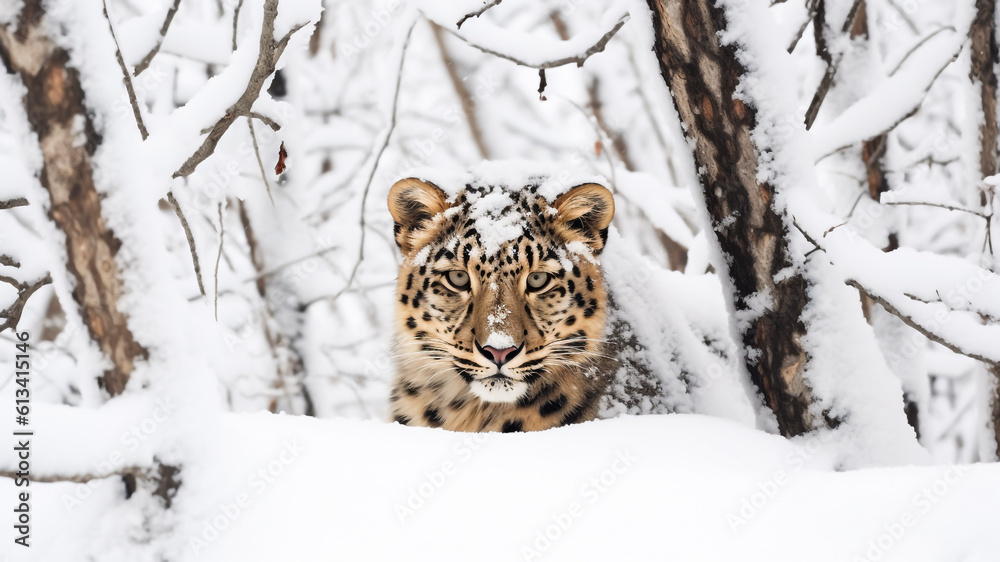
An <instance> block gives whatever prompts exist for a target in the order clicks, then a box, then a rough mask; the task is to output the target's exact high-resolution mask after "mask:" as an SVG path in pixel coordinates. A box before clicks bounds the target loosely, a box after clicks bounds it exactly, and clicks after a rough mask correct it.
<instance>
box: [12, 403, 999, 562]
mask: <svg viewBox="0 0 1000 562" xmlns="http://www.w3.org/2000/svg"><path fill="white" fill-rule="evenodd" d="M205 421H207V422H209V423H207V424H206V426H205V430H204V431H203V432H202V433H201V434H200V436H199V441H200V442H201V445H200V446H199V447H198V451H199V453H198V454H197V455H196V456H195V457H194V458H192V459H191V460H190V461H189V462H188V464H187V465H186V467H185V470H184V473H183V478H184V482H183V485H182V487H181V488H180V490H179V492H178V495H177V496H176V497H175V499H174V508H173V509H172V510H171V513H170V514H169V515H168V516H167V517H168V519H162V518H161V517H163V516H162V512H160V514H159V515H158V517H156V518H154V519H151V520H147V521H144V520H143V515H142V513H143V511H145V512H146V513H154V512H155V510H153V509H151V506H150V505H149V504H148V502H145V503H146V505H145V507H143V504H144V500H143V499H142V498H138V501H136V500H135V499H133V500H132V501H130V502H124V501H122V500H121V499H120V497H119V495H120V492H121V490H120V487H119V485H118V483H117V479H113V480H106V481H98V483H97V484H93V485H92V487H91V488H87V489H86V490H89V493H87V492H85V491H84V485H82V484H33V490H34V492H35V496H34V500H33V503H32V511H33V517H34V526H33V536H32V541H33V543H34V546H33V547H32V548H31V549H30V551H26V550H25V551H21V550H22V549H20V548H19V549H18V551H14V552H10V553H9V554H10V556H9V558H8V559H9V560H12V561H17V560H53V561H55V560H58V561H63V560H65V561H71V560H100V561H102V562H103V561H112V560H122V561H137V560H155V559H157V558H156V557H155V553H159V554H162V555H165V556H166V557H167V558H168V559H170V560H219V561H234V560H296V561H303V560H350V561H367V560H375V561H378V560H436V561H442V560H483V561H485V560H504V561H510V560H601V561H604V560H607V561H626V560H685V561H687V560H713V561H728V560H769V561H774V560H787V561H796V562H799V561H804V560H808V561H821V560H831V561H832V560H843V561H852V562H853V561H856V560H872V561H878V560H886V561H888V560H899V561H907V562H914V561H923V560H926V561H928V562H940V561H953V560H954V561H958V560H962V561H969V562H972V561H992V560H996V553H997V552H998V551H1000V535H998V534H997V533H996V532H995V531H996V529H995V527H996V523H997V521H1000V466H997V465H995V464H993V465H971V466H962V467H942V466H937V467H899V468H879V469H865V470H856V471H846V472H842V471H837V470H836V467H835V466H833V462H834V461H833V460H832V459H833V458H834V457H835V455H834V454H832V449H831V448H830V447H828V446H827V444H826V443H824V439H823V438H822V437H812V438H811V439H807V440H799V441H787V440H785V439H782V438H780V437H776V436H773V435H769V434H765V433H763V432H759V431H755V430H751V429H747V428H745V427H743V426H741V425H738V424H736V423H734V422H730V421H726V420H720V419H715V418H710V417H705V416H698V415H667V416H643V417H622V418H617V419H613V420H604V421H598V422H591V423H586V424H582V425H577V426H571V427H566V428H561V429H556V430H550V431H545V432H539V433H528V434H460V433H452V432H447V431H444V430H437V429H421V428H409V427H403V426H399V425H388V424H383V423H377V422H363V421H352V420H318V419H312V418H304V417H293V416H280V415H278V416H276V415H272V414H222V415H219V416H218V417H215V416H212V417H209V418H206V420H205ZM831 443H832V441H831ZM12 495H13V485H12V483H11V481H10V480H6V479H5V480H2V481H0V497H3V498H4V501H5V502H6V500H7V498H10V497H12ZM68 498H73V499H68ZM75 500H79V501H75ZM4 511H5V512H7V513H9V512H10V510H9V509H5V510H4ZM2 528H3V531H2V536H0V544H3V545H4V547H3V550H10V548H9V547H8V546H7V545H11V544H12V536H11V534H12V529H11V526H10V525H9V524H8V525H3V526H2ZM144 537H145V539H146V540H148V544H143V542H144ZM126 539H132V540H134V541H135V542H133V543H131V544H129V542H128V541H127V540H126ZM0 552H2V551H0ZM27 552H30V555H27V556H26V553H27Z"/></svg>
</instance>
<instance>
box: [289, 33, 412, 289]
mask: <svg viewBox="0 0 1000 562" xmlns="http://www.w3.org/2000/svg"><path fill="white" fill-rule="evenodd" d="M415 25H416V21H414V22H413V23H411V24H410V28H409V29H408V30H407V31H406V38H405V39H403V47H402V50H401V52H400V55H399V67H398V70H397V72H396V84H395V88H394V89H393V94H392V109H391V110H390V112H389V126H388V127H386V131H385V133H384V135H383V138H382V145H381V146H380V147H379V149H378V151H377V152H375V153H374V159H373V160H372V166H371V169H370V170H369V171H368V181H367V182H366V183H365V189H364V191H363V192H362V193H361V214H360V219H359V220H360V224H361V239H360V242H359V244H358V258H357V261H355V262H354V267H352V268H351V274H350V275H349V276H348V278H347V283H345V284H344V286H343V287H342V288H341V289H340V290H339V291H337V292H336V293H335V294H334V295H333V296H330V297H319V298H316V299H313V300H311V301H309V302H307V303H305V304H304V305H302V309H305V308H308V307H309V306H310V305H312V304H313V303H316V302H318V301H320V300H326V299H329V300H330V301H335V300H337V298H338V297H340V295H342V294H344V291H346V290H347V289H349V288H350V287H351V285H352V284H353V283H354V279H355V277H357V275H358V268H359V267H361V262H362V261H364V259H365V233H366V231H367V229H366V223H365V208H366V207H367V202H368V191H369V190H370V189H371V187H372V181H373V180H374V179H375V171H376V170H377V169H378V165H379V162H380V161H381V160H382V154H383V153H384V152H385V149H386V148H387V147H388V146H389V139H390V138H391V137H392V132H393V131H394V130H395V129H396V112H397V109H398V107H399V89H400V88H399V87H400V85H401V84H402V83H403V63H404V62H406V51H407V50H408V49H409V47H410V36H411V35H412V34H413V28H414V27H415Z"/></svg>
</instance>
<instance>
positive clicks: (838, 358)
mask: <svg viewBox="0 0 1000 562" xmlns="http://www.w3.org/2000/svg"><path fill="white" fill-rule="evenodd" d="M649 5H650V8H651V9H652V11H653V20H654V21H653V27H654V32H655V42H654V50H655V53H656V56H657V58H658V59H659V63H660V68H661V72H662V74H663V77H664V79H665V80H666V82H667V85H668V86H669V87H670V90H671V92H672V94H673V98H674V102H675V104H676V106H677V110H678V113H679V114H680V118H681V121H682V122H683V123H684V126H685V129H686V135H687V136H688V139H689V142H690V143H691V144H692V145H693V148H694V158H695V162H696V164H697V166H698V168H699V171H700V173H701V190H700V191H701V193H700V195H701V196H702V197H703V199H704V205H705V210H706V211H707V214H708V219H709V220H710V227H711V229H712V232H714V234H715V239H716V242H717V244H718V247H717V250H718V251H719V255H718V256H717V258H718V259H717V260H716V266H717V268H719V271H720V275H721V277H722V279H723V282H724V286H725V287H726V290H727V293H728V294H727V295H726V296H727V299H728V301H729V306H730V307H731V310H730V313H731V319H730V322H731V324H732V325H733V328H732V329H733V331H734V337H735V339H736V341H737V343H738V344H739V345H740V346H741V348H742V349H741V353H742V355H743V363H744V364H745V368H746V371H747V375H748V377H749V379H750V380H751V382H753V384H754V385H756V387H757V388H758V390H759V391H760V393H761V394H762V397H763V402H764V405H766V406H767V408H768V409H770V411H772V412H773V413H774V417H775V418H776V422H777V423H776V425H777V429H778V430H779V431H780V432H781V434H783V435H786V436H794V435H800V434H803V433H806V432H808V431H811V430H822V429H824V428H838V433H839V434H841V435H843V436H845V437H846V439H847V441H848V442H849V443H850V444H849V445H848V449H849V450H845V451H844V453H845V454H846V455H847V456H846V457H845V462H847V463H848V464H854V465H862V464H870V463H873V462H875V463H877V462H881V461H884V460H886V459H890V458H891V459H895V460H896V461H899V460H902V459H905V460H907V461H917V460H919V459H922V458H923V456H922V453H921V451H920V449H919V446H918V445H917V443H916V439H915V436H914V434H913V430H912V429H911V428H910V427H909V426H908V425H907V424H906V419H905V416H904V415H903V398H902V390H901V388H900V386H899V381H898V379H896V378H895V377H894V376H893V375H892V373H891V371H890V370H889V368H888V366H887V365H886V363H885V359H884V358H883V357H882V355H881V354H880V352H879V351H878V349H877V347H876V345H875V343H874V335H873V334H872V332H871V328H870V327H869V326H868V325H867V324H866V323H865V321H864V318H863V316H862V314H861V306H860V303H859V301H858V297H857V294H856V293H852V291H851V290H850V289H848V288H846V287H845V286H844V285H843V277H842V276H841V275H840V274H838V272H836V271H835V270H833V269H832V267H831V264H830V263H829V260H828V258H827V257H826V256H825V255H823V254H821V253H820V254H817V253H816V252H815V251H813V250H812V249H811V248H810V246H809V245H808V244H807V243H806V241H805V240H804V239H803V237H801V236H798V234H797V233H796V232H794V230H793V229H795V228H796V225H797V223H796V222H795V221H797V220H802V221H803V223H804V224H808V225H809V227H810V228H809V229H810V230H811V229H814V228H815V226H814V221H815V220H817V219H816V215H815V210H814V205H816V203H815V201H813V200H814V199H815V195H816V194H817V193H818V192H819V191H818V186H817V185H816V169H815V165H814V164H813V162H814V161H815V155H816V154H825V153H826V152H825V151H820V152H818V153H817V152H812V151H811V150H810V149H811V148H812V145H811V143H810V136H813V134H811V133H807V132H806V131H805V126H804V124H803V122H802V118H801V116H797V115H796V114H795V113H794V111H795V108H796V106H797V105H798V103H797V99H796V98H795V93H796V91H797V90H798V88H797V86H796V84H795V83H794V82H793V81H792V79H791V78H790V73H788V72H787V66H786V65H788V64H790V61H789V60H787V57H788V56H789V54H788V53H787V52H786V47H787V45H781V44H779V42H778V41H776V40H775V39H774V34H773V33H770V34H769V32H768V30H769V29H771V28H772V27H773V26H774V25H775V24H774V21H773V16H772V15H771V13H770V12H768V10H767V6H766V4H761V3H758V2H748V1H743V0H729V1H724V2H721V3H719V4H718V5H717V4H716V3H715V2H713V1H711V0H697V1H693V2H684V3H681V2H675V1H666V0H650V1H649ZM882 132H884V131H877V132H876V134H881V133H882ZM814 138H817V139H820V141H819V142H822V137H820V136H814ZM861 140H870V137H864V138H861V139H859V141H861ZM793 205H794V207H793ZM790 207H792V208H795V209H797V210H800V211H801V212H802V213H803V216H802V217H801V218H793V217H792V215H791V213H790V212H789V210H788V209H789V208H790ZM767 417H768V413H767V412H766V411H764V412H761V413H759V415H758V422H759V423H761V424H762V425H765V426H766V423H767Z"/></svg>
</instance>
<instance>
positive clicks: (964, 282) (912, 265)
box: [789, 194, 1000, 365]
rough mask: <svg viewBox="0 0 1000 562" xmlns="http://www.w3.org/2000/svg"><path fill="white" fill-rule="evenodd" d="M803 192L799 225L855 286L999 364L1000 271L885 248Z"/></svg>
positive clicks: (918, 325)
mask: <svg viewBox="0 0 1000 562" xmlns="http://www.w3.org/2000/svg"><path fill="white" fill-rule="evenodd" d="M800 195H802V194H796V196H793V197H791V198H790V205H789V207H790V209H791V210H792V213H793V216H794V217H795V219H794V224H795V226H796V228H798V230H799V232H801V233H802V235H803V236H805V238H806V239H807V240H808V241H809V242H810V243H811V244H812V245H814V246H815V247H816V248H818V249H820V250H822V251H823V252H824V253H825V254H826V255H827V257H828V258H829V260H830V261H831V262H832V263H833V265H834V267H835V268H836V269H837V270H838V272H840V274H841V275H842V276H843V278H844V281H845V282H846V283H847V284H848V285H851V286H853V287H856V288H857V289H858V290H860V291H862V292H863V293H865V294H866V295H868V296H869V297H870V298H871V299H872V300H874V301H876V302H878V303H879V304H881V305H882V306H883V307H884V308H885V309H886V310H887V311H889V312H890V313H891V314H893V315H895V316H897V317H898V318H899V319H900V320H902V321H903V322H904V323H906V324H907V325H908V326H910V327H912V328H914V329H915V330H917V331H918V332H920V333H921V334H923V335H924V336H926V337H927V338H928V339H930V340H932V341H935V342H937V343H940V344H941V345H943V346H945V347H947V348H948V349H950V350H952V351H954V352H955V353H959V354H961V355H965V356H967V357H971V358H973V359H977V360H980V361H983V362H986V363H988V364H991V365H996V364H1000V348H998V347H997V345H996V342H997V341H1000V325H998V324H994V323H990V320H992V321H995V320H996V319H1000V276H997V275H996V274H994V273H992V272H990V271H988V270H985V269H982V268H980V267H978V266H976V265H975V264H972V263H969V262H967V261H965V260H963V259H960V258H956V257H951V256H944V255H939V254H934V253H931V252H921V251H917V250H913V249H909V248H900V249H898V250H895V251H892V252H883V251H882V250H881V249H879V248H876V247H875V246H874V245H872V244H871V243H870V242H868V241H867V240H865V239H864V238H863V237H862V236H860V235H859V234H858V233H857V232H854V231H853V230H851V228H850V227H849V226H847V225H840V226H837V225H836V221H835V219H834V218H833V217H832V216H825V215H824V214H823V213H822V212H820V211H818V209H816V208H815V207H814V206H813V205H812V204H811V203H809V202H807V201H805V199H806V198H805V197H800ZM984 319H987V322H986V323H984Z"/></svg>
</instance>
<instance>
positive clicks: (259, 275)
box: [243, 246, 340, 283]
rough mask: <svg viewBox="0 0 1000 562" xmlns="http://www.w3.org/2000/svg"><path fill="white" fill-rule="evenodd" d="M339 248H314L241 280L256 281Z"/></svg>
mask: <svg viewBox="0 0 1000 562" xmlns="http://www.w3.org/2000/svg"><path fill="white" fill-rule="evenodd" d="M339 248H340V246H327V247H326V248H321V249H319V250H316V251H315V252H312V253H310V254H306V255H304V256H302V257H300V258H295V259H293V260H289V261H286V262H285V263H283V264H281V265H279V266H277V267H273V268H271V269H268V270H262V271H260V272H259V273H257V274H256V275H254V276H253V277H250V278H249V279H245V280H244V281H243V282H244V283H249V282H251V281H257V280H258V279H266V278H268V277H270V276H272V275H274V274H275V273H278V272H279V271H281V270H283V269H285V268H286V267H290V266H293V265H295V264H297V263H299V262H304V261H306V260H308V259H312V258H318V257H320V256H324V255H326V254H328V253H330V252H332V251H334V250H336V249H339Z"/></svg>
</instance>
